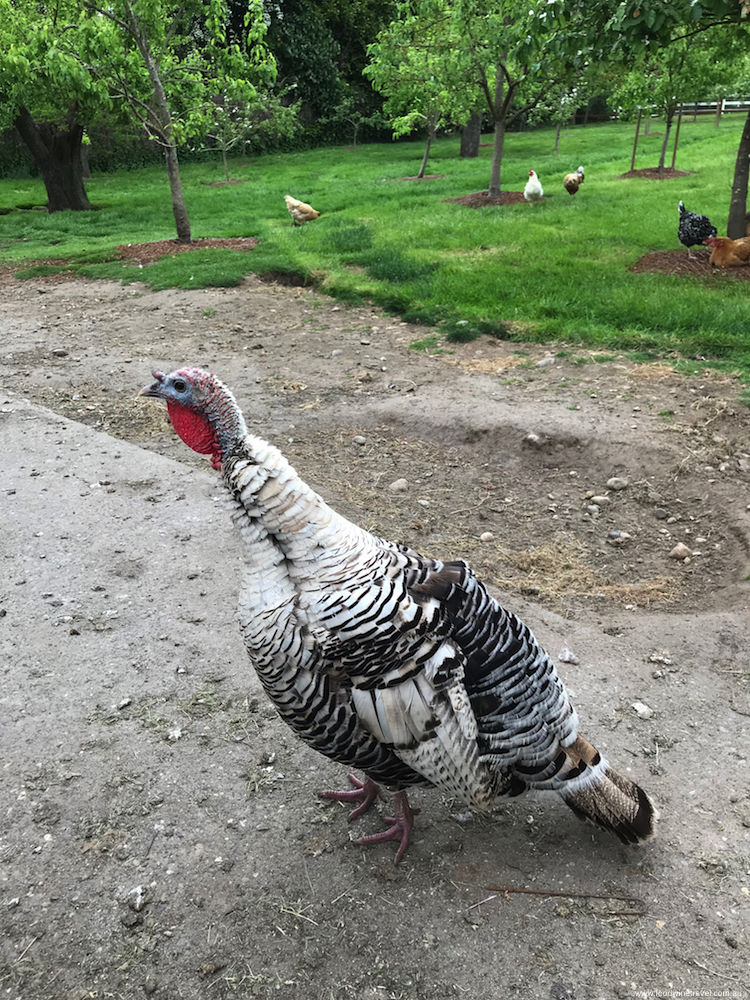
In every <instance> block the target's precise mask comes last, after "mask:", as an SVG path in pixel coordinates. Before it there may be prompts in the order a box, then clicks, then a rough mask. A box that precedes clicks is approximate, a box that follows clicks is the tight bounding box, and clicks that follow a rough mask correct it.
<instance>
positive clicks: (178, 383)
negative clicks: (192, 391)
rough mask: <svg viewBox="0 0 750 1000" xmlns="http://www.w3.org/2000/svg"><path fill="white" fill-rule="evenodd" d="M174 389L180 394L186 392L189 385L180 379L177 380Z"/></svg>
mask: <svg viewBox="0 0 750 1000" xmlns="http://www.w3.org/2000/svg"><path fill="white" fill-rule="evenodd" d="M174 387H175V389H176V390H177V391H178V392H184V391H185V390H186V389H187V384H186V383H185V382H183V381H182V379H181V378H178V379H175V383H174Z"/></svg>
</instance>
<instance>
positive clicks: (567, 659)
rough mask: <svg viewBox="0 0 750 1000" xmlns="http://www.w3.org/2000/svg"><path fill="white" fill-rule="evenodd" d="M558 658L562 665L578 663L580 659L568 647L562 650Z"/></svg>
mask: <svg viewBox="0 0 750 1000" xmlns="http://www.w3.org/2000/svg"><path fill="white" fill-rule="evenodd" d="M557 658H558V660H559V661H560V663H578V657H577V656H576V654H575V653H574V652H573V651H572V650H570V649H568V647H567V646H566V647H565V648H564V649H561V650H560V653H559V655H558V657H557Z"/></svg>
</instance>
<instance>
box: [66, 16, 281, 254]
mask: <svg viewBox="0 0 750 1000" xmlns="http://www.w3.org/2000/svg"><path fill="white" fill-rule="evenodd" d="M88 11H89V14H90V16H89V18H88V19H87V20H86V21H85V22H83V24H82V29H83V30H82V31H81V34H80V40H79V48H78V50H77V52H78V54H79V55H80V57H81V59H82V60H85V61H86V62H87V63H88V65H89V66H90V67H91V72H92V75H93V76H94V77H95V78H98V79H99V80H101V81H102V82H104V83H106V84H108V86H109V88H110V98H111V99H112V100H114V101H116V102H118V103H120V104H121V105H122V106H123V107H126V108H127V109H128V111H129V113H130V114H131V115H132V116H133V117H134V118H135V119H136V121H138V123H139V124H140V125H141V126H142V127H143V129H144V130H145V131H146V133H147V135H148V136H149V137H150V138H151V139H153V140H154V141H155V142H158V143H159V145H160V146H161V147H162V148H163V150H164V159H165V162H166V166H167V174H168V176H169V187H170V191H171V195H172V211H173V214H174V219H175V225H176V227H177V239H178V240H179V241H180V242H181V243H189V242H190V239H191V233H190V220H189V218H188V213H187V207H186V205H185V197H184V194H183V190H182V181H181V179H180V169H179V162H178V157H177V149H178V147H179V146H180V145H181V144H182V143H183V142H185V141H186V140H187V139H188V138H190V137H191V136H194V135H197V134H201V133H204V134H205V131H206V128H207V126H208V123H209V122H210V118H211V113H212V109H214V108H215V105H214V104H213V102H212V101H211V97H212V96H213V94H215V93H221V92H222V91H224V90H226V89H227V88H230V87H231V89H232V92H233V94H234V95H236V96H237V97H242V98H244V100H245V101H248V102H250V101H254V100H256V99H257V90H256V87H255V83H256V82H261V81H262V82H271V80H272V79H273V77H274V75H275V65H274V63H273V61H272V60H271V59H269V57H268V53H267V50H266V49H265V47H264V45H263V36H264V34H265V25H264V24H263V17H262V8H261V6H260V0H250V6H249V8H248V11H247V15H246V18H245V29H246V32H247V36H246V39H245V40H243V42H244V44H243V45H242V46H240V44H239V43H238V42H237V41H236V40H232V39H229V38H228V37H227V33H226V23H227V10H226V6H225V3H224V0H186V2H185V3H183V4H181V5H179V6H178V5H176V2H175V0H112V2H111V3H109V4H107V5H106V6H103V7H98V6H97V5H96V3H95V2H93V0H92V2H91V3H90V4H89V6H88ZM134 49H135V50H134ZM250 77H253V78H254V80H252V81H251V79H250Z"/></svg>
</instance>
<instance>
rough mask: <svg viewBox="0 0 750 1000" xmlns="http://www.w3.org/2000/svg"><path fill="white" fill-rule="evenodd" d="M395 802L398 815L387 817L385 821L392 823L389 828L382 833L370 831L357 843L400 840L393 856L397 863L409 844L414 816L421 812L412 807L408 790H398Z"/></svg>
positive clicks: (364, 844) (366, 843)
mask: <svg viewBox="0 0 750 1000" xmlns="http://www.w3.org/2000/svg"><path fill="white" fill-rule="evenodd" d="M393 804H394V805H395V807H396V809H395V813H396V815H395V816H386V817H385V822H386V823H390V824H391V825H390V826H389V827H388V829H387V830H383V831H382V833H370V834H368V835H367V836H365V837H361V838H360V839H359V840H358V841H357V843H358V844H360V845H362V846H368V845H371V844H384V843H385V842H386V841H388V840H398V841H399V846H398V850H397V851H396V854H395V856H394V858H393V860H394V863H397V862H399V861H400V860H401V858H402V857H403V856H404V854H405V852H406V848H407V847H408V846H409V838H410V837H411V831H412V828H413V826H414V816H415V815H416V814H417V813H418V812H419V809H412V807H411V806H410V805H409V800H408V798H407V797H406V792H396V794H395V796H394V798H393Z"/></svg>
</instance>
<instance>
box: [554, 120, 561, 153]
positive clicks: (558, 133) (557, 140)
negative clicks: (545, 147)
mask: <svg viewBox="0 0 750 1000" xmlns="http://www.w3.org/2000/svg"><path fill="white" fill-rule="evenodd" d="M561 130H562V125H561V124H560V123H559V122H558V123H557V130H556V132H555V154H554V155H555V156H557V147H558V146H559V145H560V132H561Z"/></svg>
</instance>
